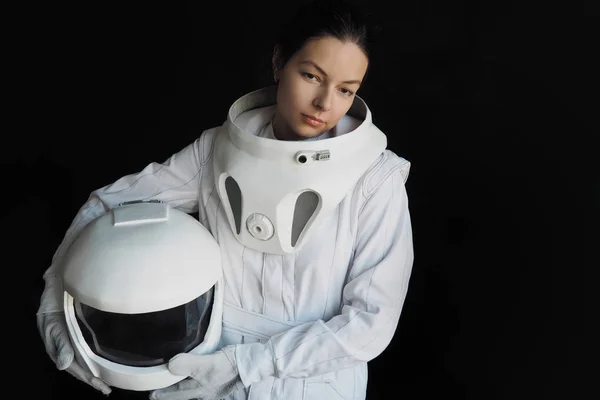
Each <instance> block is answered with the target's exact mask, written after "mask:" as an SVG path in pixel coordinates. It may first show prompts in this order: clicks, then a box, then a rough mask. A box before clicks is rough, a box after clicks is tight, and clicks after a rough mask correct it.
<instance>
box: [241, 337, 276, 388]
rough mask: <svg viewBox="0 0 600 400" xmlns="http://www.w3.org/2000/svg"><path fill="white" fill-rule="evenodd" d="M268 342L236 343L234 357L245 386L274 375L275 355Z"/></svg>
mask: <svg viewBox="0 0 600 400" xmlns="http://www.w3.org/2000/svg"><path fill="white" fill-rule="evenodd" d="M269 343H270V342H267V343H265V344H263V343H246V344H237V345H235V346H236V349H235V357H236V362H237V368H238V372H239V374H240V379H241V381H242V383H243V384H244V386H245V387H249V386H250V385H252V384H253V383H254V382H258V381H261V380H263V379H266V378H268V377H270V376H275V357H274V353H273V350H272V347H271V346H270V345H269Z"/></svg>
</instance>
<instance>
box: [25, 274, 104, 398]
mask: <svg viewBox="0 0 600 400" xmlns="http://www.w3.org/2000/svg"><path fill="white" fill-rule="evenodd" d="M45 280H46V284H45V286H44V292H43V293H42V297H41V300H40V308H39V310H38V312H37V326H38V330H39V332H40V336H41V337H42V341H43V342H44V346H45V347H46V352H47V353H48V355H49V356H50V359H51V360H52V361H53V362H54V364H56V367H57V368H58V369H59V370H61V371H63V370H66V371H67V372H68V373H69V374H71V375H73V376H74V377H75V378H77V379H79V380H80V381H82V382H85V383H87V384H88V385H90V386H92V387H93V388H95V389H97V390H99V391H101V392H102V393H104V394H105V395H108V394H110V392H111V389H110V387H108V385H107V384H106V383H104V382H103V381H102V380H100V379H98V378H96V377H95V376H93V375H92V374H91V373H90V372H89V371H87V370H86V369H84V368H83V367H82V366H81V365H79V363H78V362H77V361H76V360H75V352H74V351H73V345H72V343H71V339H70V338H69V331H68V330H67V320H66V319H65V313H64V312H63V311H62V307H61V306H60V304H61V302H60V299H61V297H62V294H63V291H62V283H61V281H60V279H57V278H56V277H55V276H52V275H51V274H48V275H47V276H46V277H45Z"/></svg>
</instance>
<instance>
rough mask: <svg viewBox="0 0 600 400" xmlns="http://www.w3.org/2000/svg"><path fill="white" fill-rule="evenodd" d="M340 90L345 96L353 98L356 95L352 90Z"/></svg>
mask: <svg viewBox="0 0 600 400" xmlns="http://www.w3.org/2000/svg"><path fill="white" fill-rule="evenodd" d="M340 90H342V93H344V94H345V95H347V96H352V95H353V94H354V92H353V91H351V90H348V89H344V88H342V89H340Z"/></svg>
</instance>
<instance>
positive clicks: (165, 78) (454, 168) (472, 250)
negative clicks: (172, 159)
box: [1, 0, 600, 400]
mask: <svg viewBox="0 0 600 400" xmlns="http://www.w3.org/2000/svg"><path fill="white" fill-rule="evenodd" d="M295 4H296V3H294V2H290V3H287V2H277V1H253V2H248V3H241V4H233V3H231V2H214V3H211V4H206V3H203V2H189V3H185V2H175V1H173V2H167V1H165V2H137V3H130V2H93V3H88V2H80V3H73V4H66V3H63V4H56V3H54V2H48V3H45V5H43V4H42V5H37V6H35V7H34V6H33V5H28V6H23V9H21V10H19V11H18V12H15V13H14V14H10V13H9V14H6V18H8V19H14V20H16V21H18V22H17V23H16V24H15V27H14V28H13V29H12V30H11V31H10V34H9V35H7V36H6V37H5V40H6V41H7V42H8V46H9V47H11V48H12V49H13V50H15V51H16V52H15V54H16V55H15V56H14V57H7V58H5V61H4V64H5V66H9V67H12V68H11V71H12V72H11V73H10V74H9V73H5V83H10V84H14V85H15V86H16V89H17V90H16V91H15V92H14V96H13V95H12V94H11V96H7V97H6V99H7V100H8V102H7V103H9V104H7V108H6V109H5V111H8V113H7V114H8V115H7V117H8V118H9V119H10V120H11V121H13V122H12V123H7V124H6V125H5V129H6V131H5V134H4V135H3V137H4V139H3V143H4V144H3V146H2V163H3V171H4V177H3V178H4V185H3V186H4V188H3V192H4V194H2V196H1V201H2V203H1V205H2V227H3V228H4V229H3V230H4V234H5V235H6V237H8V239H9V240H8V244H6V243H7V241H6V240H5V241H4V243H5V245H4V246H5V247H4V246H3V247H4V250H8V252H6V251H4V253H5V262H4V275H5V279H6V281H5V282H6V284H5V287H6V288H8V290H6V291H5V293H4V296H7V299H8V300H6V308H7V309H8V310H9V311H10V312H9V314H8V317H6V318H7V319H6V321H5V324H4V325H5V329H4V330H5V334H6V335H8V336H7V337H6V338H5V339H4V341H3V342H4V344H5V346H6V348H7V353H6V355H5V358H6V359H7V360H8V361H9V362H10V363H9V364H7V365H8V368H11V370H12V371H13V372H14V376H15V378H14V379H15V382H16V381H23V382H24V383H23V384H19V386H18V389H17V390H19V391H21V390H22V391H23V392H20V393H21V394H23V395H27V394H31V395H33V396H36V395H39V396H43V398H52V399H67V398H86V399H100V398H103V396H102V395H101V394H100V393H99V392H95V391H94V390H93V389H91V388H89V387H87V386H86V385H84V384H81V383H79V382H78V381H76V380H74V378H72V377H70V376H69V375H68V374H66V373H65V372H59V371H57V370H56V368H55V367H54V364H52V362H51V361H50V360H49V358H48V357H47V356H46V354H45V352H44V348H43V345H42V343H41V341H40V340H39V336H38V334H37V331H36V327H35V312H36V310H37V307H38V305H39V296H40V294H41V292H42V288H43V281H42V279H41V275H42V273H43V271H44V270H45V269H46V268H47V267H48V266H49V265H50V260H51V257H52V255H53V252H54V250H55V249H56V247H57V246H58V245H59V243H60V241H61V240H62V237H63V235H64V233H65V231H66V229H67V228H68V226H69V224H70V222H71V220H72V218H73V217H74V216H75V213H76V212H77V210H78V208H79V207H80V206H81V205H82V204H83V202H84V201H85V200H86V198H87V196H88V195H89V193H90V192H91V191H92V190H94V189H96V188H98V187H100V186H104V185H105V184H108V183H110V182H112V181H114V180H116V179H118V178H119V177H121V176H122V175H125V174H128V173H131V172H136V171H138V170H140V169H142V168H143V167H144V166H145V165H146V164H147V163H149V162H151V161H163V160H165V159H166V158H167V157H168V156H170V155H171V154H172V153H174V152H176V151H178V150H180V149H181V148H183V147H184V146H185V145H187V144H189V143H190V142H192V141H193V140H194V139H195V138H196V137H198V135H199V134H200V133H201V132H202V131H203V130H205V129H208V128H210V127H213V126H217V125H219V124H221V123H222V122H223V121H224V120H225V118H226V113H227V110H228V108H229V106H230V104H231V103H232V102H233V101H234V100H235V99H237V98H238V97H239V96H241V95H243V94H245V93H247V92H249V91H251V90H255V89H257V88H259V87H262V86H264V85H268V84H271V79H272V76H271V66H270V59H271V50H272V46H273V42H272V39H273V37H274V34H275V32H276V30H277V28H278V27H279V24H281V23H282V22H283V21H284V20H285V17H287V16H288V15H289V14H290V13H291V12H293V8H292V7H291V6H293V5H295ZM566 4H567V2H563V4H562V5H561V4H560V3H557V4H554V3H551V2H545V3H542V2H540V3H532V2H518V1H512V2H509V1H507V2H502V3H495V2H491V1H478V2H477V1H454V2H450V1H441V0H437V1H403V2H399V3H387V2H383V1H376V2H374V1H369V2H368V5H369V7H370V9H371V11H372V12H373V14H374V16H375V17H376V18H377V19H378V21H379V23H380V24H381V26H382V28H383V31H382V33H381V37H380V42H379V44H378V46H377V47H376V48H375V54H374V55H373V58H372V67H371V68H372V69H371V71H370V73H369V76H368V79H367V82H366V83H365V86H364V87H363V88H362V89H361V90H360V91H359V95H360V96H361V97H363V98H364V99H365V100H366V101H367V103H368V105H369V107H370V108H371V111H372V113H373V120H374V122H375V124H376V125H378V126H379V127H380V128H381V129H382V130H383V131H384V132H385V133H386V134H387V136H388V141H389V148H390V149H391V150H393V151H395V152H396V153H397V154H398V155H400V156H402V157H404V158H406V159H408V160H409V161H411V163H412V168H411V174H410V176H409V179H408V182H407V190H408V193H409V197H410V209H411V216H412V221H413V230H414V243H415V263H414V269H413V275H412V280H411V284H410V288H409V293H408V298H407V299H406V303H405V306H404V310H403V315H402V319H401V321H400V324H399V326H398V329H397V332H396V335H395V337H394V340H393V342H392V343H391V344H390V346H389V347H388V348H387V350H386V351H385V352H384V353H383V354H382V355H381V356H379V357H378V358H376V359H375V360H373V361H372V362H370V363H369V375H370V376H369V387H368V398H369V399H384V398H385V399H388V398H399V399H434V398H435V399H437V398H457V399H477V400H479V399H564V398H572V399H584V398H585V399H587V398H593V397H595V395H592V393H593V392H592V391H591V383H592V382H591V381H590V380H591V377H592V372H593V371H594V368H593V367H592V366H589V365H588V364H587V363H586V359H587V355H588V352H589V350H588V348H587V344H586V343H585V342H584V318H585V317H586V315H587V316H589V315H590V313H591V309H590V308H589V307H591V305H590V304H591V303H589V302H584V293H586V291H588V290H590V286H591V285H590V283H591V279H590V278H589V277H588V273H589V271H591V270H592V268H594V267H596V268H597V267H598V265H599V263H598V261H597V259H596V260H595V261H592V255H593V254H592V251H593V250H592V247H594V246H597V242H598V235H597V219H596V218H597V215H598V214H597V212H598V204H599V203H600V182H599V179H598V171H600V169H599V168H598V166H597V164H596V160H595V157H596V153H597V149H598V148H599V146H598V145H594V144H593V143H595V142H596V141H597V138H595V137H594V136H596V135H597V134H598V125H597V124H595V122H596V120H597V119H598V117H599V112H598V110H599V107H598V106H599V104H598V103H599V102H598V94H597V93H598V87H599V85H598V83H599V80H598V70H599V64H598V62H597V61H596V57H597V53H598V48H599V47H598V46H599V45H598V39H599V35H598V26H599V23H600V18H599V17H598V9H597V6H594V7H592V4H593V3H592V2H591V1H590V2H588V3H587V4H585V3H569V4H571V5H570V6H567V5H566ZM288 6H290V8H289V9H288V8H287V7H288ZM593 8H595V9H593ZM11 15H12V17H11ZM12 22H14V21H12ZM5 54H8V53H5ZM7 121H8V119H7ZM15 122H16V123H15ZM596 371H597V370H596ZM594 375H596V374H594ZM9 383H12V382H9ZM15 384H16V383H15ZM7 387H10V385H9V386H7ZM28 397H29V396H28ZM110 398H112V399H129V398H132V399H133V398H136V399H137V398H139V399H142V398H146V394H145V393H137V394H135V393H126V392H124V391H119V390H115V391H114V392H113V394H111V396H110Z"/></svg>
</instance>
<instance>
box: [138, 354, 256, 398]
mask: <svg viewBox="0 0 600 400" xmlns="http://www.w3.org/2000/svg"><path fill="white" fill-rule="evenodd" d="M168 368H169V371H171V373H173V374H175V375H182V376H189V377H190V378H187V379H185V380H183V381H181V382H178V383H176V384H174V385H171V386H169V387H166V388H164V389H158V390H155V391H153V392H152V393H150V399H151V400H189V399H198V398H200V399H202V400H212V399H221V398H224V397H227V396H228V395H229V394H231V393H232V392H233V391H234V390H238V389H241V388H243V387H244V385H243V384H242V381H241V380H240V376H239V373H238V369H237V364H236V360H235V346H226V347H224V348H222V349H221V350H219V351H217V352H215V353H212V354H206V355H198V354H188V353H184V354H178V355H176V356H175V357H173V358H172V359H171V360H170V361H169V365H168Z"/></svg>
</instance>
